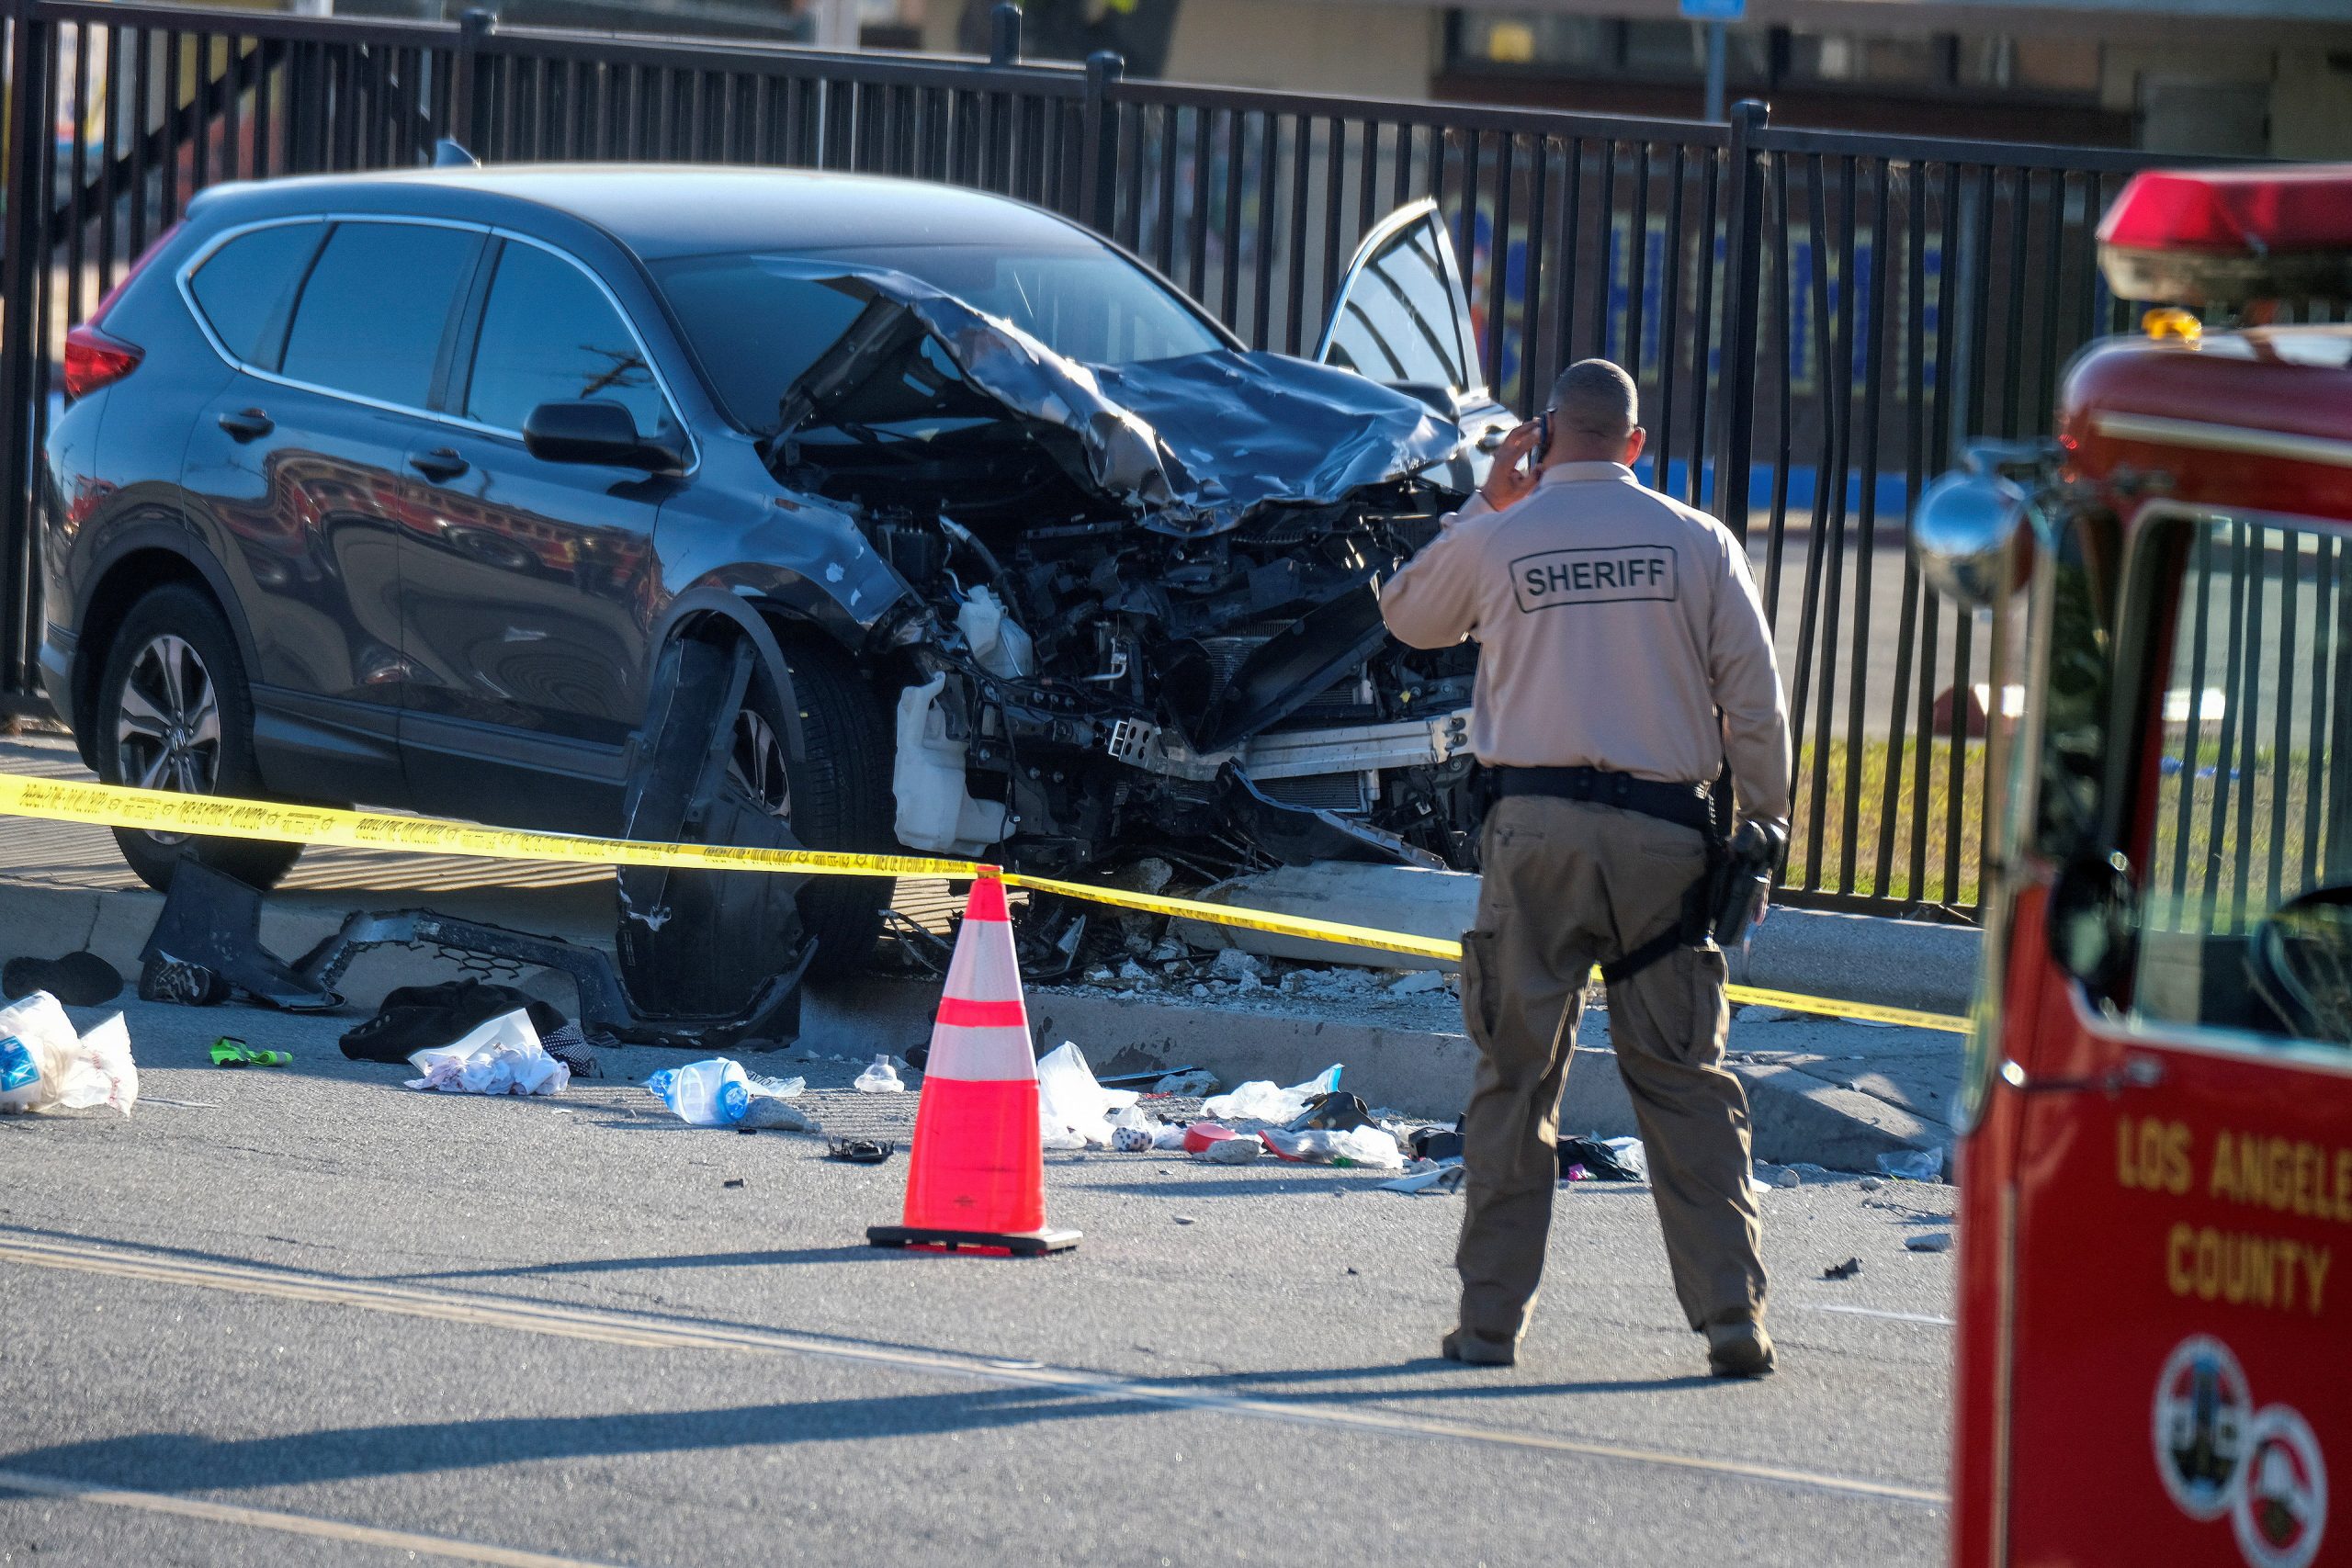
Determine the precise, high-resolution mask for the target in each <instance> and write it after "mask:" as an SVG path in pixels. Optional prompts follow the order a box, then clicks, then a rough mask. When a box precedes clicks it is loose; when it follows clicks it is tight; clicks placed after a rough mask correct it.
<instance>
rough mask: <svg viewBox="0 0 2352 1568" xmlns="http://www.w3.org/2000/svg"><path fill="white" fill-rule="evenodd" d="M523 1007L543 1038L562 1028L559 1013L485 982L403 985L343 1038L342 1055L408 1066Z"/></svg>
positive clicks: (512, 988) (514, 990) (358, 1060)
mask: <svg viewBox="0 0 2352 1568" xmlns="http://www.w3.org/2000/svg"><path fill="white" fill-rule="evenodd" d="M517 1008H521V1009H523V1010H526V1011H527V1012H528V1013H529V1014H530V1015H531V1027H532V1028H533V1029H536V1030H537V1031H538V1032H539V1036H540V1038H541V1039H545V1038H546V1037H547V1036H548V1035H550V1034H552V1033H554V1032H556V1031H557V1030H559V1029H561V1028H562V1027H563V1025H564V1022H565V1020H564V1016H563V1014H562V1013H560V1012H559V1011H557V1010H555V1009H554V1008H552V1007H549V1006H548V1004H547V1003H545V1002H543V1001H540V1000H539V999H538V998H536V997H530V996H526V995H525V994H524V993H522V992H521V991H518V990H516V989H515V987H512V986H493V985H492V984H490V983H489V982H488V981H485V980H451V981H447V982H444V983H443V984H441V985H438V986H402V987H400V988H399V989H398V990H396V991H393V992H392V993H391V994H390V996H387V997H386V998H384V1002H383V1005H382V1006H381V1007H379V1008H378V1009H377V1010H376V1016H375V1017H373V1018H371V1019H369V1020H368V1021H367V1022H365V1023H363V1024H361V1025H360V1026H359V1027H358V1028H356V1029H354V1030H352V1031H350V1032H348V1033H346V1034H345V1035H344V1037H343V1041H342V1044H343V1054H344V1055H346V1056H348V1057H350V1058H351V1059H352V1060H353V1061H355V1062H392V1063H397V1064H399V1065H400V1066H407V1065H408V1059H409V1057H410V1055H413V1053H415V1052H418V1051H424V1050H428V1049H430V1048H431V1047H433V1046H435V1045H449V1044H454V1043H457V1042H458V1041H459V1040H461V1039H463V1038H465V1036H466V1035H468V1034H469V1033H471V1032H473V1031H474V1030H475V1029H477V1028H480V1027H481V1025H482V1024H485V1023H487V1022H489V1021H491V1020H492V1019H493V1018H496V1017H498V1016H499V1015H500V1014H501V1013H509V1012H513V1011H514V1010H515V1009H517Z"/></svg>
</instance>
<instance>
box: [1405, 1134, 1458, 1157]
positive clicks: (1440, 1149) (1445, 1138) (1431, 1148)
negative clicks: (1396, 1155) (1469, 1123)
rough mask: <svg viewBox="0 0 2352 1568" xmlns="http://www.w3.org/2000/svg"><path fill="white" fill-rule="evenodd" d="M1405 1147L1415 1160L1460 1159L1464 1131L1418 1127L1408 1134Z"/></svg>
mask: <svg viewBox="0 0 2352 1568" xmlns="http://www.w3.org/2000/svg"><path fill="white" fill-rule="evenodd" d="M1405 1147H1406V1150H1407V1152H1408V1153H1409V1154H1411V1155H1412V1156H1413V1157H1414V1158H1415V1159H1430V1160H1448V1159H1460V1158H1461V1157H1462V1130H1461V1129H1460V1128H1459V1127H1416V1128H1414V1129H1413V1130H1412V1131H1411V1132H1410V1133H1408V1134H1406V1136H1405Z"/></svg>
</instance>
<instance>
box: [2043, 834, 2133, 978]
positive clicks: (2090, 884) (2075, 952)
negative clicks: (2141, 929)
mask: <svg viewBox="0 0 2352 1568" xmlns="http://www.w3.org/2000/svg"><path fill="white" fill-rule="evenodd" d="M2132 902H2133V894H2132V888H2131V864H2130V863H2129V862H2127V861H2125V860H2124V858H2123V857H2122V856H2121V855H2120V854H2109V855H2098V854H2087V853H2086V854H2080V855H2076V856H2075V858H2074V859H2072V860H2070V861H2068V862H2067V863H2066V864H2065V866H2064V869H2063V870H2061V871H2060V872H2059V874H2058V880H2057V882H2056V884H2055V885H2054V886H2052V888H2051V889H2050V954H2051V956H2052V958H2053V959H2055V960H2056V961H2057V964H2058V967H2060V968H2061V969H2063V970H2064V971H2065V972H2066V973H2067V974H2069V975H2072V976H2074V977H2075V979H2077V980H2080V981H2081V982H2082V983H2083V984H2084V985H2085V986H2086V987H2089V989H2090V991H2091V994H2092V995H2093V996H2097V997H2109V996H2112V995H2113V994H2114V993H2115V990H2116V988H2117V987H2119V986H2120V985H2121V984H2122V981H2123V976H2124V975H2125V974H2126V973H2127V972H2128V971H2129V970H2130V968H2131V953H2132V945H2133V942H2134V939H2135V931H2134V927H2133V923H2132V918H2131V917H2132Z"/></svg>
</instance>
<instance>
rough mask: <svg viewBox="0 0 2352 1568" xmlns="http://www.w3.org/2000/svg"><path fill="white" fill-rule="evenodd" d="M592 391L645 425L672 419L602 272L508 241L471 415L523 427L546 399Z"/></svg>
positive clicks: (482, 343) (494, 283)
mask: <svg viewBox="0 0 2352 1568" xmlns="http://www.w3.org/2000/svg"><path fill="white" fill-rule="evenodd" d="M589 399H602V400H607V401H611V402H616V403H618V404H620V405H621V406H622V407H623V408H626V409H627V410H628V412H629V415H630V417H631V418H633V419H635V420H636V421H637V431H638V434H640V435H653V434H658V433H660V431H661V430H662V427H663V426H664V424H665V423H668V408H667V405H666V404H665V403H664V402H663V400H662V389H661V388H660V387H659V386H657V385H656V384H655V382H654V379H653V368H652V367H651V366H650V365H648V364H647V363H646V362H645V353H644V351H643V350H642V349H640V348H639V346H638V342H637V338H636V337H635V335H634V334H632V333H630V331H629V329H628V322H627V321H624V320H623V319H622V318H621V314H620V312H619V311H618V310H615V309H614V308H613V304H612V301H611V300H609V299H606V298H605V293H604V290H603V289H601V288H597V287H596V284H595V280H594V279H593V278H591V277H590V276H588V275H587V274H586V273H585V272H582V270H581V269H580V268H579V267H577V266H575V265H572V264H571V262H569V261H567V260H565V259H564V258H563V257H561V256H559V255H555V254H551V253H549V252H547V251H543V250H541V249H539V248H538V247H537V245H527V244H523V243H519V242H516V241H512V240H510V241H508V242H507V243H506V245H505V247H504V248H503V250H501V251H500V252H499V255H498V270H497V273H496V274H495V275H494V276H492V279H491V284H490V298H489V299H488V301H487V302H486V303H485V304H484V305H483V307H482V318H481V335H480V337H479V339H478V340H477V342H476V346H475V349H474V363H473V376H472V379H471V381H470V382H469V385H468V387H467V389H466V397H465V404H464V411H465V415H466V417H467V418H468V419H472V420H478V421H480V422H481V423H483V424H487V425H491V426H493V427H494V428H496V429H499V430H520V429H522V428H523V422H524V421H525V420H526V419H527V418H529V417H530V412H531V411H532V410H533V409H535V408H537V407H538V406H539V405H540V404H541V403H564V402H579V401H583V400H589Z"/></svg>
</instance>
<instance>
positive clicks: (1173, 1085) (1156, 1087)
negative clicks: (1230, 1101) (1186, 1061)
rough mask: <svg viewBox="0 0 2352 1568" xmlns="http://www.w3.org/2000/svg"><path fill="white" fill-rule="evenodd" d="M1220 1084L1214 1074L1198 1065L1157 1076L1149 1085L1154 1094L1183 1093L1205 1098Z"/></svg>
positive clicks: (1218, 1087)
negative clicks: (1156, 1079)
mask: <svg viewBox="0 0 2352 1568" xmlns="http://www.w3.org/2000/svg"><path fill="white" fill-rule="evenodd" d="M1221 1087H1223V1086H1221V1085H1220V1084H1219V1083H1218V1082H1217V1081H1216V1074H1215V1073H1212V1072H1208V1071H1206V1070H1204V1069H1203V1068H1200V1067H1186V1068H1184V1069H1182V1071H1179V1072H1173V1073H1170V1074H1168V1075H1166V1076H1165V1077H1161V1078H1159V1080H1158V1081H1156V1082H1155V1083H1153V1085H1152V1086H1151V1092H1152V1093H1154V1094H1184V1095H1193V1096H1197V1097H1199V1098H1201V1099H1206V1098H1207V1097H1208V1096H1210V1095H1212V1094H1215V1093H1216V1091H1217V1090H1218V1089H1220V1088H1221Z"/></svg>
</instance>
